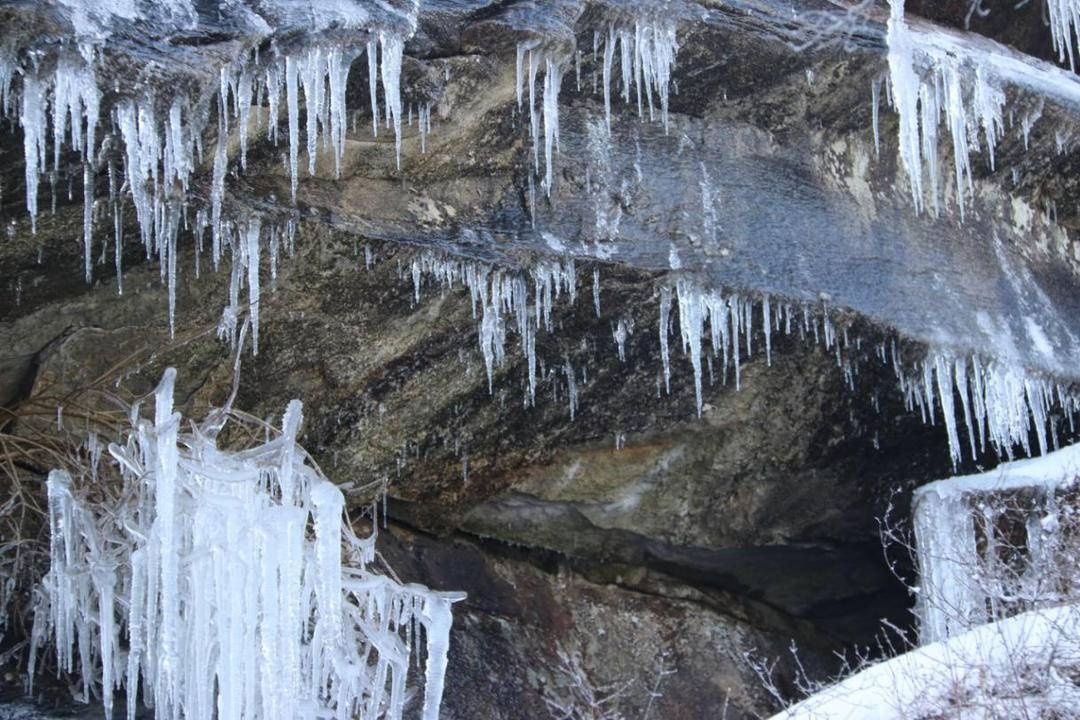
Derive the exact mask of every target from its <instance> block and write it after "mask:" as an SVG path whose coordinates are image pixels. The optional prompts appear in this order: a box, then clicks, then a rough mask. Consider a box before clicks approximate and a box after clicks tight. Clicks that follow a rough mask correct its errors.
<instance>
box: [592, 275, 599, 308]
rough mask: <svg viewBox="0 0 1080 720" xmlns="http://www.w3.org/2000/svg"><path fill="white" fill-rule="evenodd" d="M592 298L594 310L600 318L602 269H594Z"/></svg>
mask: <svg viewBox="0 0 1080 720" xmlns="http://www.w3.org/2000/svg"><path fill="white" fill-rule="evenodd" d="M592 298H593V309H594V310H595V311H596V317H598V318H599V317H600V268H594V269H593V273H592Z"/></svg>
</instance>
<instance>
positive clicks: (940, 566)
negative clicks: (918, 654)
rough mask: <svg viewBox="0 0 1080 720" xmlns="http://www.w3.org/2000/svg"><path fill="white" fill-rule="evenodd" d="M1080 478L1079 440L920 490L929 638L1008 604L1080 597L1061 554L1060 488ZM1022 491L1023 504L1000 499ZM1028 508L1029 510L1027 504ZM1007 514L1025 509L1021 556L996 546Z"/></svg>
mask: <svg viewBox="0 0 1080 720" xmlns="http://www.w3.org/2000/svg"><path fill="white" fill-rule="evenodd" d="M1078 477H1080V445H1072V446H1070V447H1067V448H1064V449H1061V450H1057V451H1055V452H1052V453H1049V454H1047V455H1044V456H1042V457H1038V458H1033V459H1028V460H1020V461H1016V462H1011V463H1006V464H1004V465H1001V466H1000V467H998V468H997V469H995V470H992V471H990V472H986V473H982V474H980V475H968V476H960V477H954V478H947V479H945V480H939V481H937V482H933V483H930V484H928V485H924V486H923V487H920V488H919V489H918V490H916V491H915V498H914V504H913V514H914V525H915V545H916V550H917V553H918V561H919V594H918V596H917V599H918V602H917V604H916V614H917V617H918V620H919V637H920V640H921V641H922V642H935V641H938V640H944V639H945V638H948V637H950V636H953V635H956V634H957V633H961V632H965V631H967V630H970V629H971V628H973V627H975V626H977V625H980V624H982V623H985V622H989V621H991V620H994V619H997V618H1000V617H1001V615H1002V614H1003V613H1004V612H1006V608H1008V609H1009V610H1013V611H1015V610H1017V609H1019V610H1028V609H1037V608H1040V607H1046V606H1048V605H1054V604H1057V603H1060V602H1063V601H1066V600H1068V599H1069V598H1070V597H1072V598H1075V597H1076V596H1077V594H1078V593H1080V582H1078V579H1077V578H1076V577H1074V576H1073V573H1072V570H1071V569H1070V567H1069V565H1068V563H1062V562H1061V559H1060V558H1058V557H1056V548H1057V547H1058V545H1059V544H1060V543H1061V542H1062V541H1063V539H1064V538H1063V537H1062V532H1061V524H1060V522H1059V517H1058V513H1059V512H1061V511H1062V510H1063V509H1064V508H1063V507H1062V506H1060V505H1059V499H1058V496H1057V493H1058V491H1059V490H1061V489H1063V488H1068V487H1070V486H1073V485H1075V483H1076V480H1077V478H1078ZM1016 493H1022V495H1023V496H1024V497H1026V499H1025V500H1024V501H1023V502H1022V503H1020V504H1016V503H1014V504H1009V505H1004V506H1003V504H1002V503H1001V502H995V501H994V498H995V497H996V498H1002V497H1005V496H1007V495H1009V494H1016ZM1020 508H1022V510H1021V509H1020ZM1006 513H1011V514H1014V515H1015V514H1018V513H1019V514H1022V515H1023V516H1024V517H1023V520H1024V534H1025V539H1024V540H1023V542H1022V543H1020V545H1021V546H1022V548H1023V553H1022V557H1018V556H1017V554H1016V553H1015V552H1011V551H1012V550H1013V549H1014V548H1015V547H1016V546H1017V543H1016V541H1015V540H1011V541H1010V547H1009V548H1001V549H1000V551H999V549H998V548H997V544H998V543H1000V542H1001V539H1000V538H999V535H1000V534H1001V533H1002V532H1007V530H1003V528H1008V524H1007V523H1008V520H1007V518H1006V517H1005V515H1006Z"/></svg>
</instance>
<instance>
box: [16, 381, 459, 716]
mask: <svg viewBox="0 0 1080 720" xmlns="http://www.w3.org/2000/svg"><path fill="white" fill-rule="evenodd" d="M174 382H175V371H173V370H172V369H170V370H167V371H166V373H165V376H164V378H163V380H162V381H161V384H160V385H159V386H158V388H157V391H156V393H155V397H154V413H153V419H152V420H150V419H143V418H141V417H140V416H139V410H138V406H137V405H136V406H135V407H134V408H133V409H132V422H133V423H134V427H133V429H132V431H131V432H130V434H129V435H128V438H127V441H126V442H125V443H124V444H122V445H118V444H112V445H110V446H109V448H108V453H109V455H110V456H111V462H113V463H114V464H115V466H116V469H117V471H118V473H119V474H120V475H121V477H122V491H121V492H119V493H117V494H115V495H110V497H111V498H113V499H111V500H109V501H107V502H105V503H102V502H96V503H95V502H90V501H88V500H86V497H85V495H84V492H85V491H89V492H100V489H99V488H94V487H92V486H93V484H94V483H93V482H92V481H90V478H80V479H79V480H81V481H82V482H79V481H73V479H72V478H71V477H70V476H69V475H68V474H67V473H64V472H61V471H55V472H53V473H52V474H51V475H50V477H49V481H48V497H49V526H50V531H51V545H50V561H51V566H50V569H49V572H48V574H47V575H46V577H45V579H44V582H43V588H44V591H43V593H42V594H41V596H42V597H41V599H42V602H41V604H40V605H39V608H38V612H37V614H36V617H35V621H34V627H33V640H32V642H33V646H34V647H33V649H32V652H31V668H30V677H31V680H32V678H33V674H34V673H33V663H34V661H35V660H36V659H37V657H38V654H39V652H40V648H41V647H43V646H44V645H45V644H46V641H47V639H48V638H49V636H51V637H52V639H53V640H54V641H55V649H56V653H57V655H56V660H57V666H58V668H59V669H60V670H62V671H69V672H70V671H76V670H77V671H79V672H80V674H81V677H82V682H83V687H82V694H83V698H84V699H87V698H88V697H89V695H90V694H91V693H94V694H98V695H100V697H101V699H102V700H103V701H104V704H105V709H106V716H107V717H111V715H112V709H113V692H114V689H118V688H120V687H124V688H125V689H126V693H127V713H128V718H129V719H130V718H134V716H135V711H136V709H137V707H138V702H139V690H140V687H141V689H142V700H143V702H144V703H145V704H146V705H148V706H152V707H153V708H154V713H155V717H157V718H160V719H162V720H164V719H165V718H177V717H187V718H211V717H219V718H231V719H236V720H239V719H241V718H261V719H263V720H268V719H273V718H280V719H281V720H292V719H293V718H326V717H336V718H367V719H370V720H375V719H376V718H400V717H401V716H402V713H403V710H404V708H405V706H406V703H407V702H408V701H409V698H410V697H411V696H412V694H413V692H412V690H411V689H410V688H409V687H408V686H407V681H408V676H409V666H410V664H412V663H413V662H414V660H419V659H420V658H421V657H423V656H426V668H425V681H424V690H423V700H422V705H423V710H422V713H423V717H424V718H425V720H435V719H436V718H437V717H438V714H439V706H440V703H441V697H442V692H443V679H444V675H445V672H446V665H447V652H448V648H449V633H450V627H451V622H452V614H451V605H452V603H453V602H455V601H457V600H459V599H461V598H462V597H463V595H461V594H460V593H441V592H435V591H431V590H428V589H427V588H424V587H421V586H419V585H403V584H401V583H399V582H397V581H396V580H393V579H391V578H390V577H388V576H387V575H384V574H381V573H379V572H377V571H376V570H375V567H374V566H375V536H374V535H371V536H369V537H365V538H359V537H357V536H356V535H355V534H354V533H353V531H352V529H351V527H350V525H349V523H348V522H347V519H346V517H345V513H344V497H343V496H342V493H341V491H340V490H339V489H338V487H336V486H335V485H334V484H333V483H332V482H330V481H329V480H327V479H326V478H325V477H323V476H322V475H321V474H320V473H319V472H318V471H317V470H316V469H315V468H314V467H313V466H312V464H311V463H310V461H309V460H308V459H307V455H306V453H305V452H304V451H303V449H302V448H300V447H299V446H298V445H297V441H296V439H297V432H298V431H299V428H300V424H301V420H302V412H301V405H300V403H299V402H298V401H295V400H294V401H293V402H291V403H290V404H289V406H288V409H287V410H286V412H285V416H284V420H283V429H282V432H281V433H280V434H279V435H278V436H277V437H275V438H273V439H268V440H266V441H265V442H264V443H262V444H261V445H257V446H254V447H249V448H247V449H243V450H239V451H235V452H233V451H227V450H225V449H223V448H221V447H219V446H218V444H217V442H216V438H217V436H218V435H219V433H220V432H221V430H222V429H223V427H224V426H225V423H226V421H227V420H228V418H229V412H228V411H227V410H222V411H215V412H212V413H211V414H210V416H209V417H208V418H207V419H206V420H205V421H204V422H202V423H201V424H198V425H195V426H193V427H192V429H191V430H190V431H188V432H181V417H180V415H179V414H178V413H176V412H174V410H173V385H174ZM94 474H95V475H96V474H97V466H96V465H95V466H94ZM87 481H90V483H89V485H88V484H87ZM421 630H422V631H423V634H421ZM422 649H423V650H422Z"/></svg>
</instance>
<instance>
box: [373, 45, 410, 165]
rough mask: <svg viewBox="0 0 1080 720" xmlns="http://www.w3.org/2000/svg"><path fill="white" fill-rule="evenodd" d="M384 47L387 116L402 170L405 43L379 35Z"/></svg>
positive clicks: (383, 71) (384, 84) (383, 84)
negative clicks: (391, 127)
mask: <svg viewBox="0 0 1080 720" xmlns="http://www.w3.org/2000/svg"><path fill="white" fill-rule="evenodd" d="M379 42H380V44H381V45H382V66H381V70H382V86H383V95H384V96H385V102H386V114H387V118H388V119H392V122H393V126H394V151H395V157H396V160H397V167H398V169H399V170H400V169H401V62H402V55H403V53H404V50H405V42H404V40H402V38H401V37H399V36H397V35H393V34H390V33H379ZM372 97H374V95H372Z"/></svg>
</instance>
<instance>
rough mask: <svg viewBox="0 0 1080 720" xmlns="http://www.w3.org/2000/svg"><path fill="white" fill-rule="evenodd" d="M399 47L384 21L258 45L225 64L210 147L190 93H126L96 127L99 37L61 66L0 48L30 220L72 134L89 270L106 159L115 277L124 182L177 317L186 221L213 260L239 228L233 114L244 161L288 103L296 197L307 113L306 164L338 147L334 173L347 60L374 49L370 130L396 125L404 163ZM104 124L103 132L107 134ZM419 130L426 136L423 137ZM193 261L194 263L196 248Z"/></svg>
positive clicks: (422, 114)
mask: <svg viewBox="0 0 1080 720" xmlns="http://www.w3.org/2000/svg"><path fill="white" fill-rule="evenodd" d="M403 50H404V38H403V37H401V36H399V35H395V34H393V33H388V32H380V33H378V34H376V35H373V36H372V38H371V39H370V40H369V41H368V42H367V44H366V47H365V48H364V49H363V50H355V49H351V48H349V47H344V46H340V45H339V46H332V45H331V46H311V47H308V48H306V49H305V50H303V51H302V52H300V53H298V54H295V55H294V54H285V53H282V54H278V55H276V56H275V57H273V58H269V59H267V58H262V59H260V57H259V55H258V53H254V54H253V55H252V56H251V57H248V58H246V59H245V60H244V61H241V62H238V63H236V64H235V65H232V66H228V67H223V68H221V71H220V80H221V81H220V90H219V92H218V93H216V94H215V95H216V106H217V112H216V113H214V115H216V117H217V123H218V128H217V140H216V142H215V143H214V145H213V147H212V148H210V149H207V148H204V147H203V144H204V143H203V138H204V131H205V129H206V127H205V125H206V122H207V120H208V119H209V118H210V117H211V113H210V112H209V111H208V109H207V108H205V107H200V106H199V105H198V103H197V102H196V101H194V100H192V99H191V98H189V97H186V96H184V95H183V94H180V95H177V96H175V97H174V98H172V100H171V101H167V100H166V99H164V98H159V97H157V96H155V95H154V94H147V95H144V96H142V97H139V98H137V99H130V98H125V99H122V100H120V101H119V102H117V103H116V104H115V106H114V107H113V108H112V110H111V113H110V114H109V116H108V118H106V119H105V120H107V125H108V127H107V128H106V130H105V131H103V129H102V128H101V127H100V126H101V125H102V124H103V118H102V107H101V91H100V89H99V79H98V77H97V72H96V65H97V63H96V51H95V50H94V49H93V48H92V47H91V46H84V47H82V48H81V51H80V52H78V53H76V52H69V51H62V52H61V54H60V56H59V57H58V59H57V63H56V67H55V70H54V71H52V72H48V73H46V72H41V71H38V70H37V69H34V68H30V69H26V68H22V67H19V66H18V65H17V64H16V63H15V62H14V61H13V60H12V59H11V58H7V59H5V58H2V57H0V101H2V109H3V111H4V112H5V114H12V113H15V112H17V115H18V119H19V123H20V125H21V126H22V129H23V135H24V143H25V147H24V151H25V160H26V205H27V209H28V211H29V214H30V218H31V223H32V229H33V231H34V232H36V225H37V217H38V214H39V206H38V205H39V203H38V196H39V188H40V183H41V179H42V177H43V176H44V175H47V176H48V177H49V178H50V179H51V181H52V183H53V185H54V188H53V198H54V203H55V196H56V193H55V182H56V179H57V176H58V174H59V173H60V169H61V160H62V152H63V148H64V146H65V145H66V144H70V146H71V147H72V148H74V149H76V150H78V151H79V152H80V153H81V155H82V165H83V192H84V198H83V207H84V235H83V250H84V260H85V262H84V265H85V275H86V280H87V281H88V282H89V281H90V279H91V273H92V269H93V262H94V253H93V235H94V226H95V221H96V220H97V218H96V217H95V212H96V211H95V202H94V199H95V177H96V176H97V174H98V172H99V171H100V170H105V171H107V176H108V184H109V188H108V190H109V201H108V203H107V204H102V205H100V206H99V207H101V208H102V209H103V210H106V211H111V213H112V223H111V225H112V229H113V233H112V241H113V254H114V257H115V263H116V275H117V283H118V289H119V291H120V292H123V279H122V266H121V262H122V257H123V247H124V237H123V228H124V219H123V210H124V198H123V197H122V193H123V191H124V189H125V188H126V190H127V192H128V194H129V195H130V198H131V201H132V204H133V205H134V208H135V213H136V215H137V219H138V225H139V228H140V234H141V240H142V244H143V246H144V248H145V251H146V254H147V256H148V257H151V256H154V257H156V258H157V259H158V261H159V263H160V267H161V274H162V278H163V279H166V280H167V282H168V283H169V297H170V305H169V323H170V328H172V327H173V325H174V310H175V302H174V301H175V282H176V252H177V240H178V236H179V234H180V231H181V230H187V231H191V232H193V234H194V235H195V238H196V243H197V248H196V250H197V252H201V249H202V248H201V244H202V239H203V236H204V233H205V231H206V230H207V229H209V231H210V233H211V237H212V241H213V245H212V260H213V265H214V268H215V269H217V268H218V264H219V261H220V259H221V256H222V254H223V252H224V250H225V248H226V246H228V245H229V244H230V243H231V242H232V241H233V240H232V239H233V237H234V236H235V235H236V233H234V232H232V230H233V228H232V223H230V221H229V220H228V219H227V218H226V217H224V216H223V213H222V205H223V203H224V200H225V180H226V176H227V174H228V171H229V156H228V142H229V132H230V129H229V125H230V123H231V122H235V123H236V125H237V134H238V136H239V145H240V165H241V167H242V168H246V166H247V150H248V142H249V137H248V136H249V134H250V133H251V132H252V129H253V127H254V129H255V130H256V131H260V130H261V129H262V127H263V126H264V124H265V132H266V135H267V139H268V141H269V142H271V143H273V144H275V145H276V144H277V143H278V142H279V137H278V127H279V115H280V114H282V113H284V115H285V116H286V124H287V127H288V155H287V163H288V168H289V174H290V178H291V189H292V195H293V199H294V200H295V196H296V189H297V182H298V175H299V169H298V165H299V156H300V150H301V126H302V124H303V126H304V127H305V128H306V138H305V139H306V152H307V159H308V168H307V169H308V172H309V173H310V174H314V173H315V171H316V162H317V157H318V153H319V151H320V146H321V147H322V148H323V149H327V150H329V152H330V153H331V154H332V156H333V161H334V169H335V173H338V174H339V173H340V170H341V163H342V159H343V155H344V148H345V138H346V133H347V130H348V126H349V122H350V119H351V120H352V122H353V125H354V126H355V121H356V117H355V115H352V116H350V114H349V112H348V108H347V105H346V92H345V89H346V85H347V82H348V75H349V70H350V68H351V66H352V64H353V61H354V60H355V59H356V58H357V57H358V56H359V55H360V54H361V53H366V55H367V60H368V63H367V64H368V75H369V82H370V86H371V87H370V94H371V102H372V107H371V113H372V132H373V133H375V134H376V135H377V134H378V132H379V126H380V124H381V122H382V121H385V124H386V126H387V127H390V128H392V129H393V132H394V137H395V143H396V154H397V160H398V163H399V164H400V160H401V134H402V123H403V121H404V120H405V119H406V116H405V115H404V112H403V108H402V101H401V87H400V79H401V66H402V57H403ZM20 75H21V86H19V87H18V88H17V89H18V92H14V91H13V85H14V83H13V80H14V79H15V78H16V77H18V76H20ZM380 79H381V83H382V89H383V97H384V98H385V102H384V107H383V112H382V113H380V108H379V106H378V100H377V97H378V95H377V84H378V82H379V80H380ZM301 95H302V96H303V103H301ZM16 106H17V107H16ZM301 107H303V109H304V110H305V113H306V122H304V123H302V122H301V117H300V114H301V113H300V110H301ZM253 116H254V117H253ZM412 117H413V113H412V112H411V109H410V112H409V114H408V118H409V119H410V120H411V119H412ZM417 119H418V121H419V128H420V133H421V135H422V136H426V134H427V132H428V130H429V129H430V109H429V108H427V107H421V108H420V111H419V113H418V114H417ZM253 121H254V123H253ZM50 130H51V132H50ZM101 136H104V138H103V139H102V140H101V141H100V142H99V137H101ZM422 140H423V142H422V145H423V147H425V148H426V137H422ZM50 147H51V151H52V152H51V155H52V158H51V160H52V162H51V165H52V169H51V170H49V165H50V163H49V157H48V155H49V152H48V151H49V149H50ZM112 147H121V148H122V152H120V153H112V152H108V149H109V148H112ZM207 150H209V154H210V156H211V157H212V168H213V169H212V181H211V187H210V197H209V203H208V204H207V206H206V207H205V208H203V209H202V210H199V211H198V212H197V214H196V222H195V224H194V227H192V226H191V223H190V222H189V208H190V207H191V206H192V205H197V204H198V203H197V202H196V201H195V199H194V198H192V197H190V195H189V192H190V186H191V180H192V177H193V176H194V174H195V173H196V172H197V170H198V168H199V167H200V166H201V165H202V164H203V162H204V160H206V159H207V158H206V156H207V154H208V153H207ZM103 166H104V167H103ZM245 237H247V238H249V237H250V236H245ZM248 254H249V255H250V254H251V253H250V252H249V253H248ZM102 255H104V248H103V252H102ZM255 257H257V253H256V254H255ZM195 272H196V275H198V272H199V267H198V260H197V261H196V268H195Z"/></svg>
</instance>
